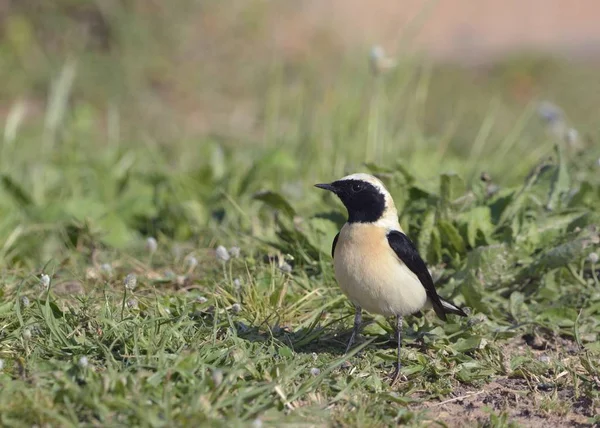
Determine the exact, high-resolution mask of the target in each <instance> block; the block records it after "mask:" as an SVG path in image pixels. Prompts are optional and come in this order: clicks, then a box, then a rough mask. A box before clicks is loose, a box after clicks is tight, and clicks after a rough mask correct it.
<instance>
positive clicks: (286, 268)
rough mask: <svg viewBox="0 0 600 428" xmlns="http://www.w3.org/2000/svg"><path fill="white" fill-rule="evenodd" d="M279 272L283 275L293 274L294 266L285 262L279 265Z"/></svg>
mask: <svg viewBox="0 0 600 428" xmlns="http://www.w3.org/2000/svg"><path fill="white" fill-rule="evenodd" d="M279 270H280V271H282V272H283V273H291V272H292V266H290V264H289V263H288V262H283V263H281V264H280V265H279Z"/></svg>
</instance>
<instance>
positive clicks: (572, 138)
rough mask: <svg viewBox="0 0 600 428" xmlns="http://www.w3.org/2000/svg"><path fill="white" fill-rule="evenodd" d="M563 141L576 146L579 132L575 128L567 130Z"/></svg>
mask: <svg viewBox="0 0 600 428" xmlns="http://www.w3.org/2000/svg"><path fill="white" fill-rule="evenodd" d="M565 141H566V143H567V144H570V145H576V144H577V143H579V132H577V130H576V129H575V128H569V129H567V132H565Z"/></svg>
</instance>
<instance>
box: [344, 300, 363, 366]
mask: <svg viewBox="0 0 600 428" xmlns="http://www.w3.org/2000/svg"><path fill="white" fill-rule="evenodd" d="M354 308H355V312H354V328H353V329H352V335H351V336H350V340H349V341H348V345H347V346H346V352H345V353H346V354H347V353H348V351H349V350H350V347H351V346H352V344H353V343H354V340H355V339H356V336H358V333H359V331H360V325H361V324H362V308H361V307H360V306H356V305H355V306H354Z"/></svg>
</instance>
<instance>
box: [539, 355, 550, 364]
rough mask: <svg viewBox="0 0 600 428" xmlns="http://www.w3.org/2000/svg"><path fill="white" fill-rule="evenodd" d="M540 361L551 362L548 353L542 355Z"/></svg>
mask: <svg viewBox="0 0 600 428" xmlns="http://www.w3.org/2000/svg"><path fill="white" fill-rule="evenodd" d="M538 361H539V362H541V363H544V364H550V357H549V356H548V355H540V356H539V357H538Z"/></svg>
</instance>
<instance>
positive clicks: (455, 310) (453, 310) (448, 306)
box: [440, 297, 467, 317]
mask: <svg viewBox="0 0 600 428" xmlns="http://www.w3.org/2000/svg"><path fill="white" fill-rule="evenodd" d="M440 301H441V302H442V308H443V309H444V313H446V314H455V315H460V316H461V317H466V316H467V314H466V313H465V311H463V310H462V309H461V308H459V307H458V306H456V305H454V304H453V303H450V302H449V301H447V300H444V299H442V298H441V297H440Z"/></svg>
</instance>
